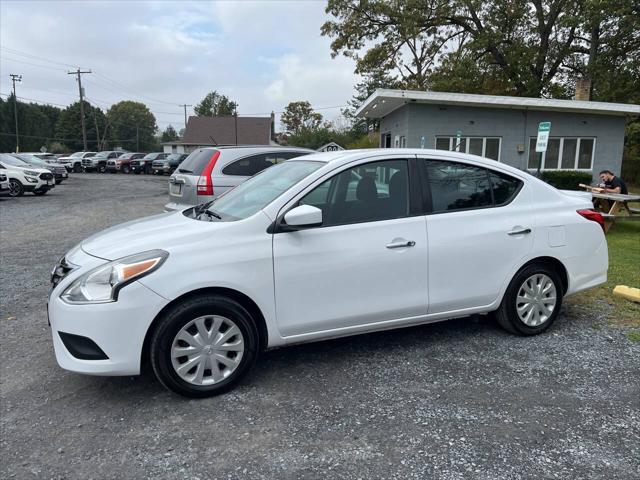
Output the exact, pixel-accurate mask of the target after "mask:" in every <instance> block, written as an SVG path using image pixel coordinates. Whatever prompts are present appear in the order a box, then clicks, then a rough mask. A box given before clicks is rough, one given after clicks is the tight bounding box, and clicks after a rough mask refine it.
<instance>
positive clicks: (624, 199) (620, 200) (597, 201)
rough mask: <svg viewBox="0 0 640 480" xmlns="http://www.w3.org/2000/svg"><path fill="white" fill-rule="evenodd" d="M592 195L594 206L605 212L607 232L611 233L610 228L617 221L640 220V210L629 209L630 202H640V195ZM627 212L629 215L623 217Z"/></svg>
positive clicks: (593, 193) (597, 193)
mask: <svg viewBox="0 0 640 480" xmlns="http://www.w3.org/2000/svg"><path fill="white" fill-rule="evenodd" d="M591 195H592V197H593V206H594V207H595V208H596V209H598V210H600V211H601V212H603V217H604V219H605V229H604V230H605V232H608V231H609V227H611V224H612V223H613V222H614V221H615V220H617V219H622V218H624V219H640V209H636V208H631V207H629V202H640V195H638V194H630V195H624V194H622V193H599V192H592V193H591ZM625 211H626V213H627V214H626V215H621V213H623V212H625Z"/></svg>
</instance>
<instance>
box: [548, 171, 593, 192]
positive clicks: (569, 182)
mask: <svg viewBox="0 0 640 480" xmlns="http://www.w3.org/2000/svg"><path fill="white" fill-rule="evenodd" d="M542 180H544V181H545V182H547V183H548V184H549V185H553V186H554V187H556V188H558V189H560V190H580V187H579V186H578V184H579V183H584V184H586V185H589V184H591V172H578V171H576V170H558V171H544V172H542Z"/></svg>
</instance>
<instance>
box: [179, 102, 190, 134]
mask: <svg viewBox="0 0 640 480" xmlns="http://www.w3.org/2000/svg"><path fill="white" fill-rule="evenodd" d="M178 106H179V107H184V128H187V107H193V105H187V104H186V103H183V104H182V105H178Z"/></svg>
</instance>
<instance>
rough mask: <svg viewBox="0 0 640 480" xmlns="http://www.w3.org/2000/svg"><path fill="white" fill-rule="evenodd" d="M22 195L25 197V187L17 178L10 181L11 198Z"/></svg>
mask: <svg viewBox="0 0 640 480" xmlns="http://www.w3.org/2000/svg"><path fill="white" fill-rule="evenodd" d="M22 195H24V187H23V186H22V184H21V183H20V182H19V181H18V180H16V179H15V178H12V179H11V180H9V196H10V197H21V196H22Z"/></svg>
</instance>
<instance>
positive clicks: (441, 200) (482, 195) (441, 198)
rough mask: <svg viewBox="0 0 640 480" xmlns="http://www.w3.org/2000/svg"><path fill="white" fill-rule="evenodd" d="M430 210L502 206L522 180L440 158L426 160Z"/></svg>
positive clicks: (444, 210)
mask: <svg viewBox="0 0 640 480" xmlns="http://www.w3.org/2000/svg"><path fill="white" fill-rule="evenodd" d="M426 167H427V176H428V186H429V191H430V192H431V203H432V212H433V213H442V212H452V211H457V210H470V209H476V208H488V207H494V206H495V207H499V206H502V205H506V204H508V203H509V202H511V200H513V199H514V198H515V196H516V195H517V194H518V192H519V191H520V188H521V187H522V181H520V180H518V179H517V178H513V177H511V176H510V175H506V174H504V173H501V172H495V171H493V170H488V169H486V168H482V167H477V166H474V165H467V164H463V163H457V162H447V161H443V160H428V161H427V162H426Z"/></svg>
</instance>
